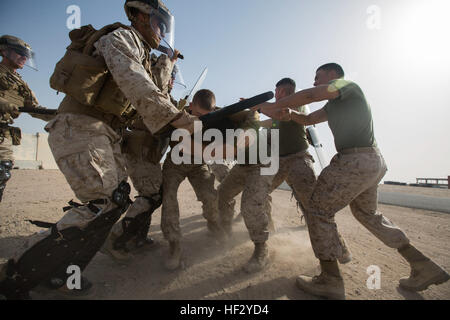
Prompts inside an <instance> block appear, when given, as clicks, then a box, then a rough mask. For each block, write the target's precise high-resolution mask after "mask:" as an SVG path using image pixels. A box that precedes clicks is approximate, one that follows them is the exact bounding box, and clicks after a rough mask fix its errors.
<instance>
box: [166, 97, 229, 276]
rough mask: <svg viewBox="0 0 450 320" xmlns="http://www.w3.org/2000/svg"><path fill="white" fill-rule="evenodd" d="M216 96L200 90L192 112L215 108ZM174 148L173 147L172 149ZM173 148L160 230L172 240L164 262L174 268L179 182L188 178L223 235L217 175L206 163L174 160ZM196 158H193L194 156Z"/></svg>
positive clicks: (177, 262) (177, 253) (209, 218)
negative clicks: (215, 180)
mask: <svg viewBox="0 0 450 320" xmlns="http://www.w3.org/2000/svg"><path fill="white" fill-rule="evenodd" d="M215 103H216V99H215V96H214V93H213V92H211V91H210V90H206V89H204V90H200V91H198V92H197V93H196V94H195V96H194V98H193V100H192V103H191V105H190V106H189V110H190V112H191V113H192V114H193V115H195V116H202V115H204V114H208V113H210V112H212V111H214V110H215ZM172 152H173V150H172ZM172 152H171V153H169V154H168V155H167V158H166V160H165V161H164V166H163V200H162V213H161V230H162V232H163V234H164V237H165V239H166V240H167V241H169V245H170V251H169V256H168V258H167V259H166V261H165V266H166V268H167V269H169V270H175V269H177V268H178V267H179V266H180V263H181V257H182V248H181V229H180V210H179V207H178V199H177V193H178V188H179V186H180V184H181V183H182V182H183V180H184V179H186V178H188V180H189V182H190V183H191V185H192V187H193V188H194V191H195V194H196V196H197V198H198V200H199V201H201V202H202V204H203V207H202V209H203V217H204V218H205V219H206V220H207V227H208V230H209V231H210V232H211V234H212V235H213V236H215V237H217V238H219V239H220V238H221V237H223V231H222V229H221V227H220V226H219V210H218V199H217V190H216V189H215V187H214V175H212V174H211V173H210V171H209V169H208V165H207V164H205V163H202V164H194V163H193V162H194V161H192V163H191V164H185V163H182V164H175V163H174V162H173V161H172ZM192 160H193V159H192Z"/></svg>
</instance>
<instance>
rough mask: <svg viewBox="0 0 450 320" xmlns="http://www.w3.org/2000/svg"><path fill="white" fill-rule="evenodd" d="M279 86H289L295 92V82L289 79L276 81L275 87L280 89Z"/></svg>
mask: <svg viewBox="0 0 450 320" xmlns="http://www.w3.org/2000/svg"><path fill="white" fill-rule="evenodd" d="M281 86H290V87H293V88H294V91H295V87H296V86H297V85H296V83H295V81H294V80H292V79H291V78H284V79H281V80H280V81H278V83H277V85H276V86H275V87H276V88H278V87H281Z"/></svg>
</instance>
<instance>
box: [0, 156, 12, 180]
mask: <svg viewBox="0 0 450 320" xmlns="http://www.w3.org/2000/svg"><path fill="white" fill-rule="evenodd" d="M12 168H13V163H12V161H9V160H6V161H0V186H1V185H4V184H6V181H8V180H9V179H11V170H12Z"/></svg>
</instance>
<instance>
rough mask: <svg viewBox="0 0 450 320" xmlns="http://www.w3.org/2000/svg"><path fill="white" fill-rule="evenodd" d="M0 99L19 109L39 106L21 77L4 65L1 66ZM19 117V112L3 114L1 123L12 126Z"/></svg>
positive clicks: (0, 118)
mask: <svg viewBox="0 0 450 320" xmlns="http://www.w3.org/2000/svg"><path fill="white" fill-rule="evenodd" d="M0 98H3V99H5V100H6V101H8V102H9V103H11V104H12V105H14V106H16V107H17V108H19V107H23V106H30V105H34V104H37V101H36V99H35V98H34V95H33V93H32V91H31V89H30V88H29V87H28V85H27V84H26V83H25V81H23V80H22V78H21V77H20V75H19V74H17V73H15V72H12V71H11V70H9V69H8V68H7V67H5V66H3V65H0ZM18 116H19V112H16V113H14V114H9V113H8V114H6V113H5V114H1V115H0V123H7V124H12V123H13V119H15V118H17V117H18Z"/></svg>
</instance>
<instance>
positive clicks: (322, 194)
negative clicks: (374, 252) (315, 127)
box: [305, 152, 409, 260]
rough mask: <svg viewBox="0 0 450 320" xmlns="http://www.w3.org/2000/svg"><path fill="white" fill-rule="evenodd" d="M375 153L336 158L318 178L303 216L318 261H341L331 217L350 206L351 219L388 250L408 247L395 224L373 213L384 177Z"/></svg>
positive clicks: (383, 167) (340, 243)
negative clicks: (355, 220) (352, 217)
mask: <svg viewBox="0 0 450 320" xmlns="http://www.w3.org/2000/svg"><path fill="white" fill-rule="evenodd" d="M386 171H387V168H386V164H385V162H384V159H383V157H382V155H381V154H379V153H369V152H365V153H354V154H340V153H339V154H337V155H336V156H335V157H334V158H333V159H332V160H331V163H330V165H329V166H328V167H327V168H325V169H324V170H323V171H322V173H321V174H320V176H319V178H318V180H317V183H316V186H315V188H314V191H313V194H312V197H311V201H310V202H309V206H308V208H307V209H306V212H305V218H306V222H307V224H308V230H309V235H310V238H311V244H312V247H313V250H314V253H315V255H316V257H317V258H318V259H321V260H335V259H339V258H340V257H342V254H343V246H344V245H345V244H343V241H342V238H341V237H340V235H339V233H338V231H337V226H336V222H335V219H334V216H335V214H336V213H337V212H338V211H339V210H341V209H343V208H344V207H346V206H347V205H348V204H350V209H351V211H352V213H353V215H354V216H355V218H356V219H357V220H358V221H359V222H360V223H361V224H362V225H364V227H366V228H367V229H368V230H369V231H370V232H371V233H372V234H374V235H375V236H376V237H377V238H378V239H380V240H381V241H382V242H383V243H385V244H386V245H387V246H389V247H391V248H396V249H398V248H400V247H402V246H404V245H406V244H408V243H409V240H408V238H407V236H406V235H405V234H404V233H403V231H402V230H400V229H399V228H398V227H397V226H396V225H395V224H393V223H392V222H390V221H389V220H388V219H387V218H385V217H383V215H382V214H381V213H379V212H377V202H378V199H377V197H378V194H377V188H378V184H379V182H380V181H381V179H382V178H383V177H384V175H385V174H386Z"/></svg>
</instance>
